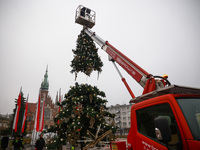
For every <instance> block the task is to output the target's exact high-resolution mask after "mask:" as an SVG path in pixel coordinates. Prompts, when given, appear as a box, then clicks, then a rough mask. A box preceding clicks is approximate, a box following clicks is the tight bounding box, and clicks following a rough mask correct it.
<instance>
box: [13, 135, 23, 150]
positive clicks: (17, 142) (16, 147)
mask: <svg viewBox="0 0 200 150" xmlns="http://www.w3.org/2000/svg"><path fill="white" fill-rule="evenodd" d="M12 144H13V146H14V150H20V148H21V147H22V146H23V145H22V141H21V140H20V136H17V138H16V139H15V140H14V141H13V142H12Z"/></svg>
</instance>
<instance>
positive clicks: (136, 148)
mask: <svg viewBox="0 0 200 150" xmlns="http://www.w3.org/2000/svg"><path fill="white" fill-rule="evenodd" d="M130 102H132V103H135V104H134V105H133V106H132V108H131V128H130V131H129V134H128V137H127V142H128V149H130V150H168V149H169V150H198V149H200V90H199V89H195V88H188V87H182V86H177V85H172V86H169V87H167V88H163V89H161V90H157V91H154V92H151V93H148V94H145V95H142V96H140V97H137V98H135V99H133V100H131V101H130ZM159 118H164V120H165V122H164V121H163V119H159Z"/></svg>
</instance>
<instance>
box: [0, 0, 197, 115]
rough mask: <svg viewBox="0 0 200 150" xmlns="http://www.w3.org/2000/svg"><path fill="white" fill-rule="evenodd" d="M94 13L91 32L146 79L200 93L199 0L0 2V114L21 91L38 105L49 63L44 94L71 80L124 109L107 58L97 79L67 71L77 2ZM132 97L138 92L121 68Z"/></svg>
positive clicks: (124, 94)
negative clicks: (145, 74)
mask: <svg viewBox="0 0 200 150" xmlns="http://www.w3.org/2000/svg"><path fill="white" fill-rule="evenodd" d="M80 4H81V5H84V6H86V7H88V8H91V9H92V10H94V11H96V25H95V26H94V27H93V29H92V30H93V31H94V32H96V34H97V35H99V36H100V37H101V38H103V39H104V40H107V41H109V42H110V43H111V44H112V45H113V46H115V47H116V48H117V49H118V50H120V51H121V52H122V53H124V54H125V55H126V56H128V57H129V58H130V59H131V60H133V61H134V62H135V63H137V64H138V65H139V66H141V67H142V68H143V69H144V70H146V71H147V72H148V73H151V74H153V75H161V76H162V75H163V74H165V73H166V74H168V76H169V81H170V82H171V83H172V84H178V85H184V86H190V87H197V88H200V77H199V76H200V58H199V56H200V1H199V0H187V1H185V0H137V1H136V0H72V1H69V0H0V73H1V74H0V102H1V105H0V113H3V114H6V113H12V111H13V108H14V107H15V105H14V104H15V103H14V101H15V99H16V98H17V97H18V94H19V91H20V87H22V91H23V93H24V94H25V97H26V96H27V94H29V102H37V99H38V92H39V88H40V86H41V82H42V80H43V79H44V74H45V70H46V67H47V65H48V75H49V77H48V79H49V94H50V96H51V97H52V99H53V100H55V98H56V93H57V91H58V90H59V88H61V92H62V94H63V95H64V94H65V93H67V92H68V90H69V88H70V86H73V85H74V84H75V82H78V83H88V84H91V85H93V86H94V85H95V86H97V87H98V88H99V89H100V90H101V91H104V92H105V93H106V96H107V100H108V106H110V105H115V104H117V103H118V104H125V103H126V104H128V103H129V100H130V99H131V96H130V95H129V93H128V91H127V90H126V88H125V86H124V85H123V83H122V81H121V79H120V77H119V75H118V73H117V71H116V70H115V68H114V66H113V64H112V63H111V62H109V61H108V56H107V54H106V53H105V52H104V51H103V50H101V49H99V55H100V56H101V59H102V61H103V63H104V66H103V68H102V69H103V71H102V73H101V74H100V76H99V79H98V74H97V72H93V73H92V75H91V77H87V76H86V75H85V74H83V73H79V74H78V78H77V80H76V81H75V75H74V74H71V73H70V71H71V67H70V64H71V60H72V59H73V53H72V49H75V47H76V40H77V36H78V35H79V34H80V31H81V29H82V26H81V25H78V24H75V11H76V8H77V7H78V5H80ZM119 69H120V71H121V73H122V74H123V76H124V77H125V78H126V80H127V82H128V84H129V85H130V87H131V89H132V90H133V93H134V94H135V95H136V96H139V95H140V94H141V93H142V91H143V89H142V88H141V87H140V85H139V84H138V83H137V82H136V81H135V80H134V79H133V78H131V77H130V76H129V75H128V74H127V73H126V72H125V71H124V70H123V69H122V68H121V67H119Z"/></svg>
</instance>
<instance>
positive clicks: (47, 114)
mask: <svg viewBox="0 0 200 150" xmlns="http://www.w3.org/2000/svg"><path fill="white" fill-rule="evenodd" d="M44 119H50V109H49V108H46V109H45V111H44Z"/></svg>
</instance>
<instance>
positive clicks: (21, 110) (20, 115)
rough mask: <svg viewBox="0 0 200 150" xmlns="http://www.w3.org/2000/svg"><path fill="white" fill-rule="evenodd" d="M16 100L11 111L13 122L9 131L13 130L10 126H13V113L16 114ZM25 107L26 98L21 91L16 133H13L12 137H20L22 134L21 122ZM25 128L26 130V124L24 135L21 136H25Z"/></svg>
mask: <svg viewBox="0 0 200 150" xmlns="http://www.w3.org/2000/svg"><path fill="white" fill-rule="evenodd" d="M17 100H18V99H15V108H14V109H13V120H12V122H11V126H10V127H9V128H10V131H12V130H13V129H12V125H13V122H14V116H15V113H16V108H17ZM25 105H26V98H25V97H24V93H23V92H22V91H21V107H20V111H19V120H18V123H17V132H14V131H13V136H17V135H20V134H21V133H22V132H21V131H22V121H23V118H24V111H25ZM26 128H27V124H26V122H25V128H24V133H23V134H22V135H23V136H24V135H26V134H27V133H26Z"/></svg>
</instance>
